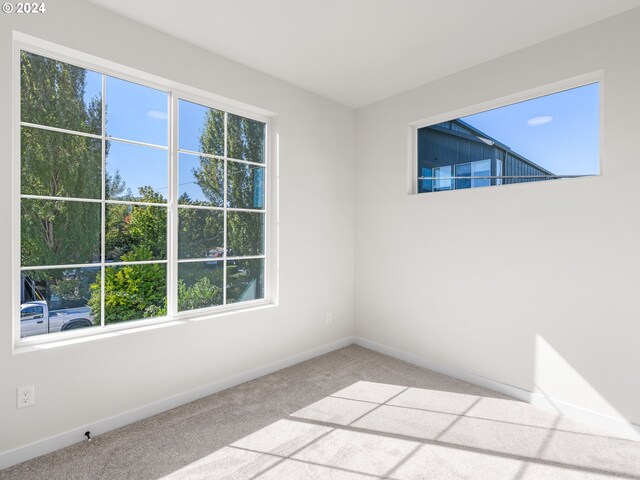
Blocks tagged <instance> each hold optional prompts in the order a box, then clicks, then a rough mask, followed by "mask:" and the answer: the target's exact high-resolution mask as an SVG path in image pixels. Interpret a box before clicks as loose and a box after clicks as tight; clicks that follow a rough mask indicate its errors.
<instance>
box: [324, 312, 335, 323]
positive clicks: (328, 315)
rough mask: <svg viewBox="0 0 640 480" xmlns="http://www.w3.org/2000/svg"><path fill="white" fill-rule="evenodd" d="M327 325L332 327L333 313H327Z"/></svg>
mask: <svg viewBox="0 0 640 480" xmlns="http://www.w3.org/2000/svg"><path fill="white" fill-rule="evenodd" d="M326 320H327V325H331V324H332V323H333V313H327V317H326Z"/></svg>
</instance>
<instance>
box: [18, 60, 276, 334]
mask: <svg viewBox="0 0 640 480" xmlns="http://www.w3.org/2000/svg"><path fill="white" fill-rule="evenodd" d="M130 80H131V79H130V78H128V79H127V80H124V79H122V78H118V77H117V76H111V75H108V74H105V73H101V72H98V71H94V70H91V69H87V68H82V67H79V66H75V65H72V64H70V63H65V62H62V61H59V60H56V59H54V58H49V57H47V56H43V55H40V54H35V53H31V52H29V51H26V50H21V51H20V127H19V128H20V211H21V214H20V271H19V278H17V279H16V280H17V281H19V285H20V288H19V292H20V298H19V304H20V315H19V318H18V319H17V320H16V321H19V324H20V328H19V331H20V337H28V336H35V335H42V334H50V333H56V332H61V331H67V330H71V329H79V328H83V329H85V330H83V332H91V331H93V332H95V331H98V329H101V328H104V327H106V326H108V325H111V324H118V323H122V322H131V321H138V320H143V319H159V318H174V317H179V316H181V315H185V314H186V313H190V314H194V312H193V311H194V310H195V311H198V312H203V313H204V312H208V311H210V310H221V309H225V308H230V307H229V306H230V305H232V304H242V305H243V306H244V305H247V302H249V304H252V303H259V302H260V301H264V299H265V298H266V296H265V277H266V275H265V261H266V253H267V252H266V236H265V228H266V224H267V222H266V205H265V204H266V182H267V177H268V176H267V172H266V169H267V154H266V138H267V136H266V135H267V132H266V123H265V120H264V119H260V118H259V116H256V117H255V118H250V116H249V115H246V114H243V115H238V114H234V113H231V112H229V111H225V110H224V109H216V108H212V107H211V106H207V105H203V104H202V103H207V102H193V101H190V100H191V99H190V98H186V97H188V95H183V94H181V93H180V92H178V91H175V90H173V89H169V88H167V89H162V88H160V89H158V88H151V87H150V86H146V85H143V84H141V83H134V82H132V81H130ZM155 86H156V87H157V85H155Z"/></svg>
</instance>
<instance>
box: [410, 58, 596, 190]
mask: <svg viewBox="0 0 640 480" xmlns="http://www.w3.org/2000/svg"><path fill="white" fill-rule="evenodd" d="M592 83H598V84H599V85H600V99H599V101H600V105H599V107H600V118H599V122H600V125H599V129H598V130H599V139H598V140H599V142H598V144H599V150H600V151H599V152H598V153H599V155H598V157H599V169H598V172H599V173H598V174H597V175H585V176H577V177H575V178H573V179H572V180H583V181H588V179H590V178H591V179H593V178H594V177H595V178H598V177H602V176H603V175H604V169H603V167H604V165H603V163H604V162H603V155H602V154H603V132H604V114H605V110H604V96H605V75H604V70H596V71H593V72H589V73H585V74H582V75H577V76H575V77H572V78H568V79H563V80H559V81H557V82H553V83H549V84H546V85H542V86H539V87H535V88H531V89H529V90H525V91H522V92H518V93H515V94H511V95H506V96H502V97H499V98H495V99H492V100H488V101H484V102H481V103H476V104H474V105H471V106H467V107H462V108H458V109H456V110H452V111H449V112H445V113H439V114H434V115H432V116H430V117H427V118H422V119H420V120H415V121H412V122H409V124H408V132H407V135H408V149H407V153H408V155H407V194H408V195H416V196H419V197H430V195H422V194H420V193H419V188H418V187H419V185H418V182H419V180H418V176H419V175H418V173H419V172H418V130H420V129H421V128H424V127H429V126H431V125H436V124H438V123H443V122H449V121H451V120H454V119H456V118H462V117H467V116H469V115H475V114H477V113H482V112H485V111H487V110H495V109H496V108H500V107H506V106H508V105H512V104H514V103H520V102H526V101H527V100H533V99H535V98H538V97H544V96H545V95H553V94H554V93H560V92H562V91H564V90H570V89H572V88H578V87H584V86H586V85H590V84H592ZM560 183H562V182H523V183H510V184H502V185H501V186H502V187H510V186H511V185H529V186H531V185H538V186H539V185H542V184H547V185H548V184H560ZM491 186H492V187H494V186H496V185H491ZM534 188H537V187H534ZM461 190H472V191H475V190H477V189H473V188H468V189H467V188H465V189H461ZM443 191H445V190H442V191H440V192H438V193H442V192H443Z"/></svg>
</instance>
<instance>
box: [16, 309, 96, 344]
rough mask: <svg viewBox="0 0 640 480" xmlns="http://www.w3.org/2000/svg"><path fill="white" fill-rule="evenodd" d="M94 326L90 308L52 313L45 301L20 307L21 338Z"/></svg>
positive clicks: (54, 311)
mask: <svg viewBox="0 0 640 480" xmlns="http://www.w3.org/2000/svg"><path fill="white" fill-rule="evenodd" d="M92 325H93V315H92V314H91V308H89V307H78V308H65V309H62V310H51V311H50V310H49V306H48V305H47V302H45V301H44V300H36V301H32V302H27V303H23V304H22V305H21V306H20V337H30V336H33V335H42V334H44V333H54V332H61V331H67V330H71V329H74V328H85V327H90V326H92Z"/></svg>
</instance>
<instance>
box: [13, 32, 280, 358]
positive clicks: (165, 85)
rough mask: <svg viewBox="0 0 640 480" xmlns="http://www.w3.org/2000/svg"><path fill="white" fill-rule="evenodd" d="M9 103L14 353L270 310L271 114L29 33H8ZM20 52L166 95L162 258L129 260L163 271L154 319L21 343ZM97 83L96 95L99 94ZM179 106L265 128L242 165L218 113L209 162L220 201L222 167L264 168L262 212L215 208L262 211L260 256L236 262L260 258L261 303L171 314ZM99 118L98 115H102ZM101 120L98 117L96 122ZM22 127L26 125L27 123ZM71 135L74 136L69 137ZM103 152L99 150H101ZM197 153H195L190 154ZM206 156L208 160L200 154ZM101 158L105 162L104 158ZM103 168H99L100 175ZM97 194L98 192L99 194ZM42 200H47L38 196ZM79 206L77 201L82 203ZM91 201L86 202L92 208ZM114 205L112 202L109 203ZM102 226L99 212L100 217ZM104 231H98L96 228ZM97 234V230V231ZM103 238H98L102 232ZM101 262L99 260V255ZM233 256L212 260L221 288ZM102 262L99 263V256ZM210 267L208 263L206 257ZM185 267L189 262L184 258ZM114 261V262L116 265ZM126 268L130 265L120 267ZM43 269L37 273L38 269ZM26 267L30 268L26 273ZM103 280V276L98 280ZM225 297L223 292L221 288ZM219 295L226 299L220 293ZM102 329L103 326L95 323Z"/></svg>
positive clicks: (273, 301)
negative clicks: (220, 136) (219, 267)
mask: <svg viewBox="0 0 640 480" xmlns="http://www.w3.org/2000/svg"><path fill="white" fill-rule="evenodd" d="M13 37H14V38H13V65H12V67H13V72H12V73H13V92H12V98H13V105H12V127H13V145H12V150H13V151H12V162H11V163H12V195H11V197H12V198H11V201H12V221H11V228H12V313H13V315H12V325H13V352H14V353H21V352H23V351H31V350H32V349H33V347H37V346H38V345H42V346H46V344H50V343H55V342H61V344H64V342H65V341H66V340H73V339H76V338H78V337H96V338H99V337H100V336H101V335H104V334H108V335H110V334H114V333H116V332H119V331H122V330H135V329H137V328H140V327H145V328H146V327H149V326H153V325H157V324H158V325H159V324H169V323H170V324H173V323H176V321H190V320H194V321H196V320H202V319H206V318H211V317H217V316H219V315H221V314H229V313H236V312H238V311H243V310H251V309H254V308H259V307H264V306H269V305H277V304H278V300H277V298H278V297H277V290H276V287H277V284H278V282H277V270H276V265H277V257H276V255H277V251H278V248H277V230H276V228H274V225H273V222H274V220H276V212H277V205H276V201H277V192H275V191H274V190H275V189H274V188H273V187H274V186H276V182H277V178H276V175H277V173H276V172H277V166H276V165H273V164H275V163H276V162H277V150H276V148H274V146H273V144H275V143H276V142H272V141H271V140H272V137H273V136H274V135H273V132H272V119H273V117H275V115H276V114H275V113H273V112H270V111H267V110H264V109H260V108H257V107H253V106H250V105H246V104H244V103H241V102H237V101H234V100H231V99H228V98H225V97H221V96H219V95H216V94H212V93H210V92H207V91H204V90H201V89H198V88H194V87H191V86H189V85H185V84H181V83H178V82H174V81H171V80H167V79H164V78H162V77H158V76H156V75H153V74H149V73H145V72H143V71H140V70H137V69H134V68H130V67H127V66H124V65H120V64H117V63H114V62H111V61H108V60H105V59H102V58H99V57H95V56H93V55H90V54H86V53H83V52H79V51H77V50H73V49H70V48H67V47H63V46H59V45H56V44H53V43H51V42H48V41H45V40H41V39H38V38H36V37H32V36H30V35H26V34H22V33H20V32H14V36H13ZM21 51H27V52H30V53H34V54H37V55H41V56H45V57H48V58H51V59H53V60H57V61H61V62H65V63H69V64H71V65H74V66H77V67H81V68H85V69H88V70H92V71H95V72H97V73H99V74H103V75H105V76H112V77H116V78H119V79H122V80H126V81H129V82H133V83H136V84H139V85H142V86H145V87H150V88H154V89H156V90H160V91H162V92H165V93H167V94H168V103H169V105H168V113H169V121H168V129H169V132H168V170H169V171H168V179H169V194H168V198H167V203H166V204H164V203H163V204H152V205H154V206H158V207H161V208H166V209H167V259H166V260H165V261H164V262H163V261H150V262H131V264H136V263H158V264H162V263H164V264H166V265H167V315H166V316H164V317H154V318H148V319H140V320H131V321H127V322H122V323H115V324H108V325H102V326H100V325H96V326H94V327H91V328H87V329H74V330H69V331H66V332H57V333H55V334H46V335H37V336H32V337H26V338H20V305H21V303H20V281H19V279H20V272H21V271H22V270H23V269H22V268H21V254H20V244H21V233H20V224H21V201H22V197H23V196H22V195H21V185H20V184H21V145H20V142H21V135H20V131H21V127H22V125H23V123H22V121H21V114H20V101H21V84H20V66H21V59H20V52H21ZM104 81H105V77H103V91H104ZM180 100H186V101H188V102H192V103H196V104H200V105H203V106H205V107H210V108H214V109H217V110H221V111H223V112H226V113H229V114H235V115H239V116H242V117H246V118H249V119H252V120H257V121H259V122H262V123H264V124H265V146H264V148H265V152H264V164H258V163H255V162H249V161H244V160H240V159H230V158H229V157H227V155H226V154H227V151H226V148H227V145H226V144H227V140H226V115H225V156H224V157H216V158H222V159H224V161H225V196H226V189H227V185H226V167H227V164H228V161H235V162H238V163H245V164H251V165H257V166H260V167H263V168H264V169H265V170H264V172H265V173H264V207H263V208H262V209H251V210H248V209H235V208H229V209H228V208H227V207H226V205H225V206H224V208H218V209H217V210H223V209H225V210H230V211H236V210H238V211H251V212H256V213H258V212H260V213H264V232H263V234H264V254H263V255H256V256H247V257H238V258H239V259H241V260H245V259H246V260H249V259H252V258H261V259H264V270H263V285H264V297H263V298H261V299H256V300H247V301H243V302H238V303H233V304H228V305H224V304H223V305H219V306H212V307H206V308H201V309H194V310H187V311H183V312H178V310H177V282H178V265H179V262H178V249H177V240H178V239H177V236H178V229H177V226H176V225H175V223H174V222H176V221H177V214H178V202H177V201H173V202H172V198H174V197H175V198H176V199H177V197H178V194H177V193H178V190H177V189H178V161H177V159H178V155H179V152H178V144H177V143H178V142H177V139H178V118H177V112H178V102H179V101H180ZM103 115H104V110H103ZM103 121H104V119H103ZM27 125H28V124H27ZM51 130H56V131H62V132H65V130H64V129H57V128H51ZM69 133H73V134H78V132H69ZM105 135H106V132H104V131H103V132H101V135H98V136H96V135H90V134H89V135H86V136H88V137H93V138H96V137H100V138H102V139H103V143H104V141H105V140H104V139H105V138H108V137H106V136H105ZM134 143H136V144H143V142H134ZM103 148H104V147H103ZM196 153H197V154H199V153H198V152H196ZM207 156H208V155H207ZM103 160H104V156H103ZM104 168H105V167H104V165H103V170H104ZM103 189H104V172H103ZM103 193H104V192H103ZM43 198H47V197H43ZM83 201H84V199H83ZM91 201H92V200H89V202H91ZM98 202H100V203H102V205H103V208H104V205H105V200H104V198H102V199H101V200H98ZM113 203H117V202H113ZM120 203H135V204H141V202H136V201H133V202H120ZM102 216H103V220H102V221H103V222H104V212H103V214H102ZM102 230H104V226H103V228H102ZM102 233H104V231H103V232H102ZM101 236H102V234H101ZM224 241H225V246H226V241H227V239H226V222H225V239H224ZM101 243H102V245H101V248H102V250H104V242H103V241H102V240H101ZM102 253H103V257H104V252H102ZM235 258H236V257H227V256H226V252H225V256H224V257H222V258H219V259H215V260H216V261H224V269H223V270H224V280H223V281H224V282H225V283H226V262H227V260H234V259H235ZM102 260H104V258H102ZM207 260H208V261H211V260H212V259H207ZM187 261H192V260H191V259H189V260H187ZM116 263H117V262H116ZM127 264H129V262H127ZM109 265H115V263H109ZM91 266H92V267H97V268H101V269H102V270H104V268H105V266H104V264H103V263H96V264H92V265H91ZM65 267H70V266H69V265H60V266H59V265H51V266H47V267H46V268H50V269H56V268H65ZM42 268H44V267H42ZM25 269H27V270H28V269H30V267H25ZM103 276H104V275H103ZM223 291H224V292H226V286H225V288H224V289H223ZM225 297H226V295H225ZM102 301H103V302H104V285H103V292H102ZM101 314H102V316H104V308H102V309H101ZM100 323H101V324H102V323H103V322H102V320H101V322H100Z"/></svg>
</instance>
